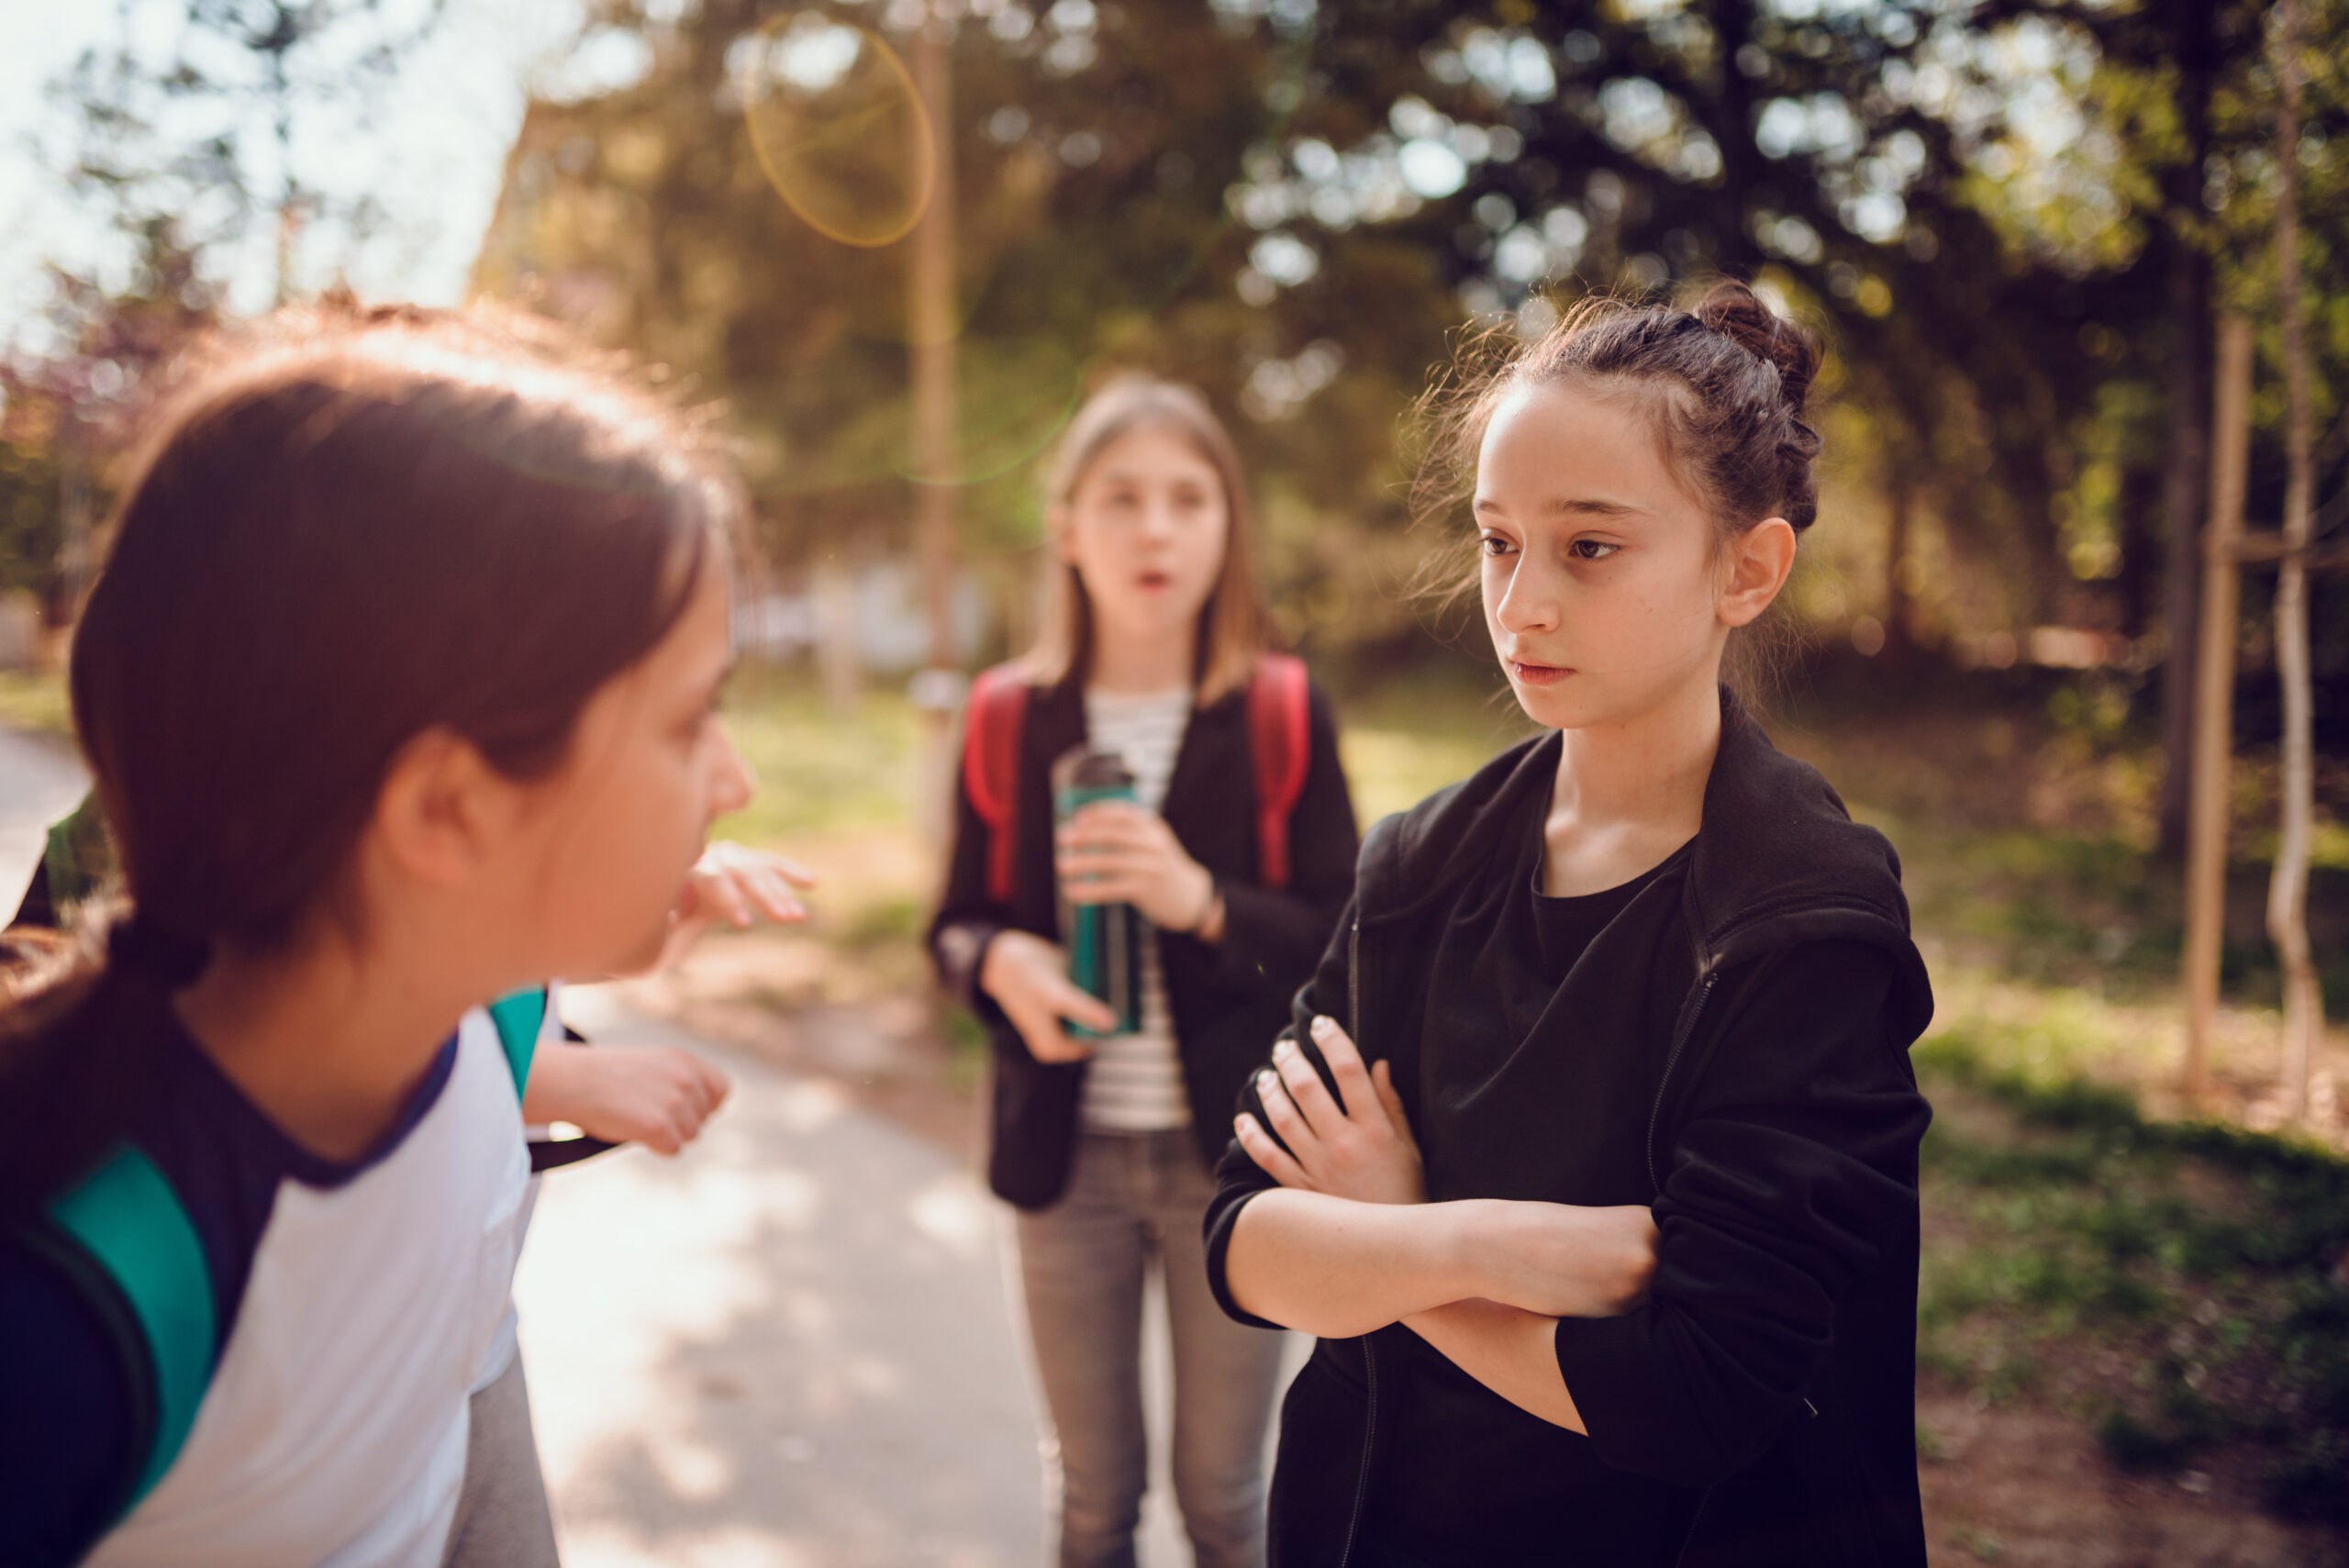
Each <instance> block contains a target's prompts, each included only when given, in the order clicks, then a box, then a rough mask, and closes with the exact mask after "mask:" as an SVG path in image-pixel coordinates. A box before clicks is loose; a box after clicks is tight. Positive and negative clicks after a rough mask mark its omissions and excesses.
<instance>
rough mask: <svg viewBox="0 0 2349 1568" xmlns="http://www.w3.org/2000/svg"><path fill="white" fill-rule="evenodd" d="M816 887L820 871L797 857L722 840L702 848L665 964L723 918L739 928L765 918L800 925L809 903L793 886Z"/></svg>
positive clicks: (673, 916)
mask: <svg viewBox="0 0 2349 1568" xmlns="http://www.w3.org/2000/svg"><path fill="white" fill-rule="evenodd" d="M815 885H816V873H814V872H811V871H809V870H808V869H807V867H806V866H803V865H801V864H800V863H799V862H796V861H794V860H789V859H786V858H785V857H784V856H782V855H778V854H774V853H772V852H771V851H766V850H754V849H751V847H750V846H748V845H746V844H737V843H735V842H733V841H732V840H724V839H721V840H718V842H717V843H714V844H712V845H710V846H709V847H708V848H707V849H705V850H704V851H702V852H701V859H699V860H697V861H696V862H694V869H693V870H692V871H691V872H690V873H687V875H686V878H685V894H684V896H682V897H681V898H679V899H678V901H677V907H676V908H675V909H674V910H673V911H671V913H670V916H669V940H668V941H667V943H666V945H665V946H663V947H662V952H661V963H662V967H663V968H666V967H667V966H668V965H670V964H672V963H674V962H676V961H677V960H678V959H680V958H682V957H684V956H685V950H686V949H687V948H689V947H691V946H692V945H693V944H694V941H695V939H696V938H698V937H699V936H700V935H701V934H702V933H703V932H704V931H706V930H707V929H709V928H710V927H712V926H714V925H717V924H718V922H719V921H721V920H722V921H724V922H726V923H727V924H728V925H729V926H732V927H733V928H735V929H737V930H745V929H749V928H750V926H751V924H752V923H753V922H754V921H756V920H757V919H759V917H762V916H763V917H766V918H767V919H770V920H773V921H774V923H775V924H776V925H778V926H796V925H799V924H801V923H802V922H804V921H805V920H806V919H807V906H806V905H804V904H802V903H800V902H799V899H798V897H797V895H796V894H795V893H794V892H793V889H795V888H806V887H813V886H815Z"/></svg>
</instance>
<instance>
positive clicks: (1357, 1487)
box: [1338, 915, 1378, 1568]
mask: <svg viewBox="0 0 2349 1568" xmlns="http://www.w3.org/2000/svg"><path fill="white" fill-rule="evenodd" d="M1346 1032H1347V1034H1349V1035H1350V1036H1352V1037H1353V1042H1354V1047H1355V1049H1356V1050H1360V1049H1361V1047H1362V917H1361V916H1360V915H1356V916H1355V917H1354V921H1353V926H1352V927H1350V928H1349V929H1347V932H1346ZM1362 1370H1363V1378H1364V1400H1365V1402H1366V1406H1367V1413H1366V1414H1365V1415H1364V1418H1363V1428H1362V1470H1361V1472H1360V1473H1358V1474H1357V1475H1356V1476H1355V1477H1354V1506H1353V1513H1351V1514H1349V1515H1348V1516H1347V1517H1346V1543H1345V1545H1344V1546H1343V1547H1341V1549H1340V1550H1339V1552H1338V1568H1347V1564H1348V1563H1350V1562H1353V1556H1354V1537H1355V1536H1357V1535H1358V1534H1360V1533H1361V1531H1362V1513H1363V1507H1364V1504H1365V1503H1367V1502H1368V1501H1369V1498H1370V1456H1371V1455H1372V1453H1373V1452H1375V1445H1376V1443H1377V1440H1378V1355H1377V1351H1376V1349H1375V1346H1374V1345H1373V1343H1372V1340H1371V1336H1370V1335H1368V1334H1364V1336H1363V1337H1362Z"/></svg>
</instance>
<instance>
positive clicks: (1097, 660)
mask: <svg viewBox="0 0 2349 1568" xmlns="http://www.w3.org/2000/svg"><path fill="white" fill-rule="evenodd" d="M1046 517H1047V522H1048V526H1049V530H1050V535H1051V543H1050V549H1049V554H1048V559H1047V563H1046V573H1047V589H1048V593H1049V595H1050V599H1051V607H1050V609H1049V611H1048V613H1047V616H1046V618H1045V625H1044V628H1043V631H1042V635H1041V637H1040V638H1039V639H1038V641H1037V644H1036V646H1035V647H1034V648H1033V649H1031V650H1030V651H1029V652H1028V653H1027V655H1026V656H1025V657H1023V658H1022V659H1020V660H1019V661H1017V662H1014V663H1013V664H1011V665H1008V666H1005V667H1003V668H1002V669H999V670H996V671H992V672H989V673H988V674H987V675H985V676H983V677H982V678H981V682H980V684H979V687H978V688H977V692H976V694H975V695H974V703H973V711H972V717H971V720H970V724H969V733H968V735H967V737H966V744H965V752H964V766H963V776H962V781H961V786H960V788H959V790H958V795H957V802H956V828H955V839H954V848H953V855H952V865H951V869H950V872H949V876H948V883H947V887H946V893H945V896H944V898H943V900H942V902H941V907H940V910H939V913H938V917H937V919H936V921H935V922H934V923H933V925H932V927H931V929H930V946H931V950H932V951H933V953H934V954H935V956H936V959H937V962H938V965H939V971H940V974H941V979H942V980H943V981H944V983H945V984H947V986H948V987H949V988H950V989H952V991H953V992H954V993H955V995H958V996H959V997H961V998H962V1000H963V1002H964V1003H965V1004H966V1005H968V1006H970V1007H971V1008H972V1010H973V1011H974V1012H975V1013H976V1014H977V1015H978V1017H979V1018H980V1019H981V1021H982V1022H983V1023H985V1025H986V1027H987V1029H988V1032H989V1034H990V1036H991V1037H992V1040H993V1043H994V1061H995V1074H994V1079H995V1081H994V1087H993V1103H992V1111H993V1116H992V1125H991V1137H992V1148H991V1151H990V1154H989V1159H988V1176H989V1180H990V1184H992V1185H993V1186H994V1188H995V1190H996V1192H997V1193H998V1194H999V1195H1002V1196H1003V1197H1005V1198H1007V1199H1008V1200H1009V1201H1010V1202H1011V1203H1012V1204H1014V1205H1015V1206H1017V1207H1018V1210H1019V1215H1018V1220H1017V1230H1018V1247H1019V1279H1020V1284H1021V1286H1022V1294H1023V1296H1024V1298H1025V1302H1026V1309H1027V1319H1028V1326H1029V1330H1030V1336H1031V1340H1032V1342H1033V1346H1034V1351H1035V1357H1036V1363H1037V1369H1038V1373H1039V1375H1040V1378H1041V1384H1042V1387H1043V1393H1044V1398H1045V1403H1046V1405H1047V1407H1048V1408H1049V1413H1050V1418H1051V1431H1050V1433H1049V1434H1048V1436H1047V1439H1046V1452H1047V1458H1048V1460H1051V1459H1052V1458H1054V1457H1055V1456H1056V1458H1057V1470H1058V1474H1059V1480H1060V1520H1059V1527H1060V1531H1059V1533H1060V1548H1059V1561H1060V1562H1062V1563H1063V1564H1064V1565H1067V1568H1079V1565H1085V1568H1090V1565H1093V1564H1119V1563H1130V1562H1132V1561H1133V1550H1134V1547H1133V1535H1134V1529H1135V1526H1136V1524H1137V1522H1138V1520H1139V1518H1140V1515H1141V1497H1142V1493H1143V1487H1144V1477H1145V1473H1146V1470H1147V1442H1146V1438H1145V1434H1144V1431H1143V1424H1142V1414H1141V1318H1142V1302H1143V1295H1144V1291H1145V1289H1146V1288H1148V1282H1149V1276H1150V1274H1151V1273H1152V1269H1153V1267H1154V1268H1155V1270H1156V1272H1157V1273H1158V1274H1159V1276H1160V1277H1161V1279H1162V1280H1163V1289H1164V1291H1165V1299H1166V1314H1167V1318H1168V1322H1169V1325H1170V1328H1171V1330H1172V1335H1173V1340H1174V1353H1175V1369H1174V1391H1175V1399H1174V1404H1175V1430H1174V1434H1173V1448H1172V1458H1173V1472H1174V1480H1175V1496H1176V1501H1177V1503H1178V1504H1179V1506H1180V1507H1181V1510H1182V1515H1183V1521H1184V1527H1185V1529H1186V1533H1187V1534H1188V1535H1189V1537H1190V1540H1191V1543H1192V1547H1193V1550H1194V1551H1195V1553H1196V1554H1197V1561H1198V1562H1199V1563H1201V1564H1202V1565H1203V1568H1239V1565H1248V1564H1255V1563H1259V1562H1262V1561H1263V1559H1264V1484H1263V1473H1262V1453H1263V1448H1264V1429H1265V1425H1266V1422H1267V1420H1268V1419H1269V1417H1270V1414H1271V1408H1272V1398H1273V1384H1274V1379H1275V1373H1276V1372H1277V1364H1278V1359H1279V1339H1278V1337H1277V1336H1276V1335H1275V1334H1271V1333H1267V1332H1264V1331H1263V1330H1261V1329H1251V1328H1246V1327H1243V1326H1241V1325H1239V1324H1236V1323H1233V1322H1231V1321H1230V1320H1229V1319H1228V1318H1224V1317H1223V1316H1222V1314H1221V1313H1219V1311H1218V1310H1217V1308H1216V1306H1215V1303H1214V1300H1213V1298H1212V1296H1210V1295H1209V1293H1208V1285H1207V1280H1206V1273H1205V1268H1204V1259H1203V1255H1202V1251H1201V1244H1200V1223H1201V1218H1202V1217H1203V1215H1204V1214H1205V1211H1206V1207H1207V1203H1208V1198H1209V1196H1210V1195H1212V1192H1213V1184H1212V1182H1211V1181H1210V1179H1209V1174H1208V1173H1209V1171H1210V1169H1211V1168H1212V1165H1213V1162H1214V1161H1215V1160H1216V1159H1217V1158H1218V1157H1219V1155H1220V1154H1221V1153H1222V1151H1223V1150H1224V1147H1225V1145H1226V1144H1227V1143H1228V1142H1229V1141H1230V1115H1231V1106H1232V1103H1233V1099H1234V1096H1235V1095H1237V1094H1238V1092H1239V1090H1240V1088H1241V1084H1242V1083H1243V1082H1244V1080H1245V1079H1246V1077H1247V1075H1248V1073H1249V1071H1250V1070H1251V1069H1252V1067H1253V1065H1254V1064H1255V1062H1257V1061H1258V1060H1260V1059H1261V1057H1262V1053H1263V1051H1264V1042H1265V1041H1266V1040H1270V1039H1271V1038H1272V1037H1273V1035H1274V1034H1275V1033H1276V1032H1277V1031H1278V1030H1279V1029H1280V1028H1281V1026H1282V1024H1283V1022H1284V1021H1285V1020H1286V1016H1287V1005H1288V998H1289V996H1290V995H1291V993H1293V992H1294V991H1295V990H1296V988H1297V985H1298V984H1301V983H1302V982H1303V981H1304V980H1305V979H1306V977H1307V976H1308V973H1309V972H1310V969H1311V966H1312V963H1313V961H1314V959H1315V957H1316V955H1317V954H1318V953H1319V950H1320V949H1321V947H1322V946H1323V944H1325V943H1326V942H1327V941H1328V940H1329V937H1330V930H1331V929H1332V928H1333V926H1334V924H1335V922H1336V919H1337V917H1338V912H1339V910H1340V909H1341V907H1343V906H1344V904H1345V902H1346V899H1347V896H1348V895H1349V893H1350V892H1351V890H1352V886H1353V857H1354V851H1355V843H1356V840H1355V832H1354V818H1353V807H1352V806H1351V805H1350V803H1349V801H1348V797H1347V793H1346V783H1345V777H1344V774H1343V773H1342V772H1341V769H1340V766H1339V762H1338V750H1337V735H1336V730H1335V728H1334V726H1333V724H1332V722H1331V719H1330V708H1329V705H1328V703H1327V701H1326V699H1325V698H1323V696H1322V695H1321V694H1320V693H1319V691H1318V690H1313V689H1311V688H1310V687H1309V686H1308V684H1306V683H1305V682H1304V680H1303V676H1302V672H1301V670H1299V669H1298V668H1297V666H1296V665H1295V663H1294V662H1293V661H1288V660H1286V659H1283V658H1281V656H1279V655H1277V654H1275V653H1274V652H1273V651H1272V644H1273V640H1274V631H1273V628H1272V625H1271V621H1270V617H1268V615H1267V614H1266V612H1265V608H1264V600H1263V596H1262V593H1261V590H1260V589H1259V587H1258V585H1257V581H1256V575H1255V567H1254V555H1253V549H1254V540H1253V538H1252V519H1251V517H1250V512H1249V506H1248V496H1247V490H1246V486H1245V484H1244V483H1243V481H1242V478H1241V469H1240V463H1239V459H1238V456H1237V454H1236V452H1235V451H1234V450H1233V448H1232V445H1231V440H1230V436H1229V435H1228V434H1227V433H1226V431H1225V429H1224V428H1223V426H1222V425H1221V424H1220V423H1219V421H1218V420H1217V418H1216V417H1215V415H1214V414H1213V413H1212V412H1211V411H1210V410H1209V408H1208V405H1207V403H1206V400H1205V399H1204V398H1202V397H1201V396H1200V395H1198V394H1197V392H1195V391H1193V390H1191V389H1190V388H1188V387H1184V386H1177V385H1172V384H1166V383H1163V382H1157V381H1151V380H1145V379H1141V378H1128V379H1122V380H1119V381H1117V382H1115V383H1113V384H1110V385H1108V387H1106V388H1104V389H1103V390H1102V391H1101V392H1099V393H1098V394H1097V395H1095V396H1094V397H1093V398H1092V399H1091V400H1090V401H1088V402H1087V403H1086V405H1085V407H1084V408H1083V409H1082V410H1080V411H1079V413H1078V415H1077V417H1076V418H1075V420H1074V423H1073V424H1072V426H1071V427H1070V429H1069V432H1068V434H1067V436H1066V438H1065V439H1063V443H1062V446H1061V449H1060V451H1059V454H1058V458H1057V461H1056V462H1055V463H1054V465H1053V468H1052V473H1051V477H1050V484H1049V487H1048V490H1047V513H1046ZM1285 677H1286V680H1287V682H1288V684H1286V685H1284V678H1285ZM1284 692H1286V696H1285V695H1283V694H1284ZM1285 736H1286V739H1285V738H1284V737H1285ZM1056 764H1061V765H1060V766H1059V767H1057V769H1056ZM1056 771H1057V772H1058V773H1059V774H1060V775H1061V776H1060V779H1059V783H1060V784H1061V785H1062V787H1061V788H1060V789H1059V790H1058V791H1057V792H1056V791H1055V788H1054V784H1055V780H1054V777H1053V775H1054V773H1055V772H1056ZM1284 779H1285V780H1286V782H1285V783H1284V782H1282V781H1283V780H1284ZM1129 791H1130V795H1131V798H1130V799H1119V798H1115V797H1116V796H1118V795H1124V794H1126V793H1128V792H1129ZM1056 794H1057V795H1058V800H1057V802H1056V799H1055V795H1056ZM1267 797H1270V798H1267ZM1080 802H1081V804H1080ZM1284 807H1285V808H1284ZM1102 911H1114V915H1113V916H1111V917H1105V918H1101V919H1099V920H1098V921H1097V924H1096V926H1095V934H1096V935H1097V936H1102V937H1105V938H1106V939H1107V945H1106V946H1105V947H1104V948H1103V949H1102V950H1101V951H1098V952H1097V953H1093V954H1090V955H1089V956H1093V957H1098V958H1100V959H1101V960H1102V961H1103V963H1104V966H1106V968H1112V969H1113V968H1116V967H1118V966H1119V965H1120V964H1121V963H1124V962H1127V961H1129V960H1130V968H1131V975H1132V979H1133V980H1134V981H1135V982H1136V983H1135V984H1133V985H1132V986H1131V987H1130V991H1128V992H1126V993H1125V994H1124V995H1119V997H1118V999H1119V1000H1121V1001H1123V1002H1125V1004H1126V1006H1125V1007H1124V1008H1123V1010H1122V1016H1121V1011H1120V1009H1119V1008H1113V1007H1112V1006H1108V1004H1107V1003H1105V1002H1104V1001H1103V999H1102V997H1101V996H1100V995H1096V994H1094V992H1093V991H1090V990H1087V989H1085V987H1083V986H1081V985H1079V984H1077V983H1076V982H1075V981H1074V980H1073V979H1072V978H1071V974H1070V957H1071V955H1070V953H1069V952H1068V951H1066V949H1065V948H1064V946H1063V941H1064V940H1065V936H1066V934H1067V933H1068V932H1070V931H1072V930H1074V929H1075V928H1076V927H1077V926H1079V925H1080V924H1081V923H1082V920H1083V917H1085V916H1086V915H1087V914H1088V913H1094V912H1102ZM1129 920H1130V929H1131V939H1130V945H1127V940H1126V939H1125V938H1122V937H1121V936H1120V935H1119V931H1120V929H1121V927H1122V926H1123V925H1124V923H1125V922H1127V921H1129ZM1081 956H1085V955H1081ZM1085 967H1086V968H1088V969H1093V970H1095V973H1101V972H1102V970H1101V969H1099V968H1097V967H1096V966H1094V965H1091V964H1087V965H1085ZM1096 985H1097V988H1098V989H1100V990H1102V991H1104V992H1105V993H1108V994H1111V995H1116V993H1115V992H1114V991H1113V990H1112V988H1111V987H1109V986H1108V985H1106V984H1101V982H1099V981H1098V980H1097V981H1096Z"/></svg>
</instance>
